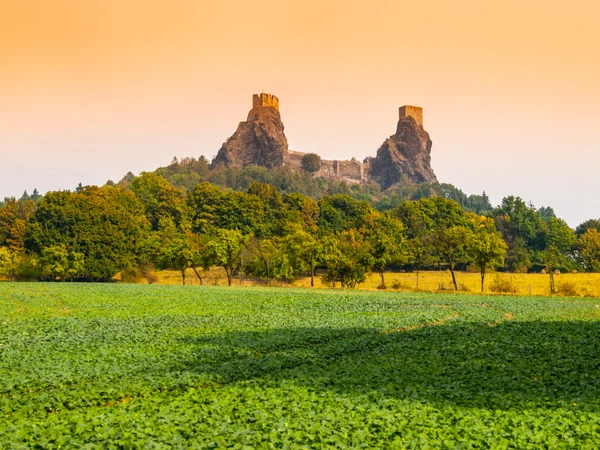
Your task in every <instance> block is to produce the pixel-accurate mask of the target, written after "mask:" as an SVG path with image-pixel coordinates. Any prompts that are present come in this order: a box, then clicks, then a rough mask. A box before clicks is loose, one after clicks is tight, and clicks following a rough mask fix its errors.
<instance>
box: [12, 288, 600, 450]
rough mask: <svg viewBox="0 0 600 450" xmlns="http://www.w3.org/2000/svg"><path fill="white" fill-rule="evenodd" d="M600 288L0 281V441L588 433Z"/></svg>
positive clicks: (251, 442) (599, 439)
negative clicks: (529, 290)
mask: <svg viewBox="0 0 600 450" xmlns="http://www.w3.org/2000/svg"><path fill="white" fill-rule="evenodd" d="M598 303H600V300H598V299H583V298H576V299H570V298H551V299H550V298H544V297H479V296H475V295H466V296H461V295H452V294H417V293H383V292H356V291H341V290H338V291H331V290H329V291H328V290H292V289H260V288H221V287H197V286H188V287H186V286H147V285H116V284H113V285H108V284H104V285H93V284H88V285H82V284H70V283H62V284H42V283H38V284H9V283H2V284H0V448H30V447H36V446H37V447H38V448H82V447H84V446H86V444H87V447H88V448H172V447H179V448H198V447H208V448H217V447H237V448H242V447H245V448H252V447H255V448H264V447H272V448H286V447H288V448H299V447H304V448H315V447H354V448H359V447H364V448H373V447H383V448H404V447H407V448H536V449H538V448H560V447H563V448H598V447H599V446H600V349H599V347H598V346H599V343H600V308H599V307H598Z"/></svg>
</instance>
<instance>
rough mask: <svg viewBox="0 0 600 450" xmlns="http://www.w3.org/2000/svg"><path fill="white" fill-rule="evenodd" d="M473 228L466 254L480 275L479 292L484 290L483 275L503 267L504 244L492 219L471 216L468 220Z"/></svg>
mask: <svg viewBox="0 0 600 450" xmlns="http://www.w3.org/2000/svg"><path fill="white" fill-rule="evenodd" d="M469 220H470V222H471V225H472V227H473V232H472V233H471V234H470V236H469V237H470V239H469V241H468V242H467V253H468V254H469V256H470V257H471V258H472V260H473V262H474V263H475V266H476V267H477V268H478V269H479V273H480V275H481V292H483V291H484V288H485V274H486V272H487V270H488V269H491V270H494V269H496V268H497V267H500V266H502V265H504V255H506V248H507V246H506V242H504V239H502V235H501V234H500V233H499V232H498V231H496V227H495V225H494V221H493V219H489V218H486V217H483V216H477V215H473V216H471V217H470V218H469Z"/></svg>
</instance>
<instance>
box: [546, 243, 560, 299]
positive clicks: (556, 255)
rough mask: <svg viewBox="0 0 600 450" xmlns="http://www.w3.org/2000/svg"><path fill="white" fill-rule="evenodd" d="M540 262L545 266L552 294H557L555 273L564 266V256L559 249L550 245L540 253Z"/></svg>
mask: <svg viewBox="0 0 600 450" xmlns="http://www.w3.org/2000/svg"><path fill="white" fill-rule="evenodd" d="M540 261H541V262H542V264H544V270H545V271H546V273H547V274H548V277H549V280H548V281H549V282H550V293H551V294H556V285H555V283H554V271H555V270H556V269H557V268H558V267H560V266H561V265H562V264H564V256H563V254H562V253H561V251H560V249H559V248H558V247H556V246H554V245H550V246H548V247H546V248H545V249H544V250H543V251H542V252H541V253H540Z"/></svg>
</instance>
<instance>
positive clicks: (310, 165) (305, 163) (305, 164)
mask: <svg viewBox="0 0 600 450" xmlns="http://www.w3.org/2000/svg"><path fill="white" fill-rule="evenodd" d="M301 165H302V170H304V171H305V172H308V173H315V172H318V171H319V169H320V168H321V157H320V156H319V155H317V154H316V153H307V154H306V155H304V156H303V157H302V161H301Z"/></svg>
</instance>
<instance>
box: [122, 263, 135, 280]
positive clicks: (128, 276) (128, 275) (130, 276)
mask: <svg viewBox="0 0 600 450" xmlns="http://www.w3.org/2000/svg"><path fill="white" fill-rule="evenodd" d="M121 281H122V282H123V283H135V282H136V281H137V271H136V270H135V269H134V268H133V267H130V268H128V269H125V270H123V271H122V272H121Z"/></svg>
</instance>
